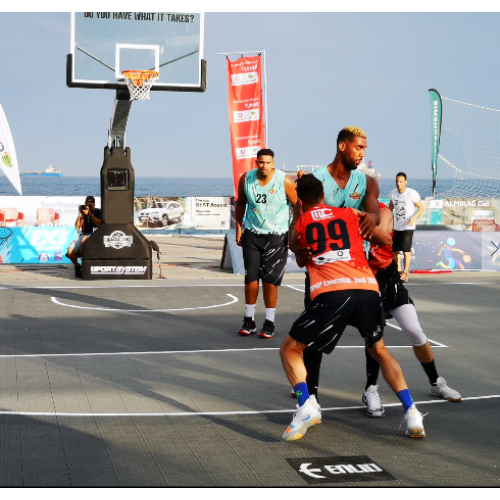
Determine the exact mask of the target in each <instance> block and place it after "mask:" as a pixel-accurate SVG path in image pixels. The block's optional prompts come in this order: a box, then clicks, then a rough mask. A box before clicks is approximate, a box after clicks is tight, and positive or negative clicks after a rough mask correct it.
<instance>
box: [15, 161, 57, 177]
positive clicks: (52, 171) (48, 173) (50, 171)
mask: <svg viewBox="0 0 500 500" xmlns="http://www.w3.org/2000/svg"><path fill="white" fill-rule="evenodd" d="M19 175H20V176H21V177H39V176H43V177H62V175H63V173H62V170H61V169H60V168H55V167H53V166H52V163H51V164H50V165H49V166H48V167H47V168H46V169H45V171H44V172H21V173H20V174H19Z"/></svg>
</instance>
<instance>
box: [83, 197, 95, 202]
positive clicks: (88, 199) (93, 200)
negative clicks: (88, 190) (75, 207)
mask: <svg viewBox="0 0 500 500" xmlns="http://www.w3.org/2000/svg"><path fill="white" fill-rule="evenodd" d="M87 201H90V203H95V198H94V197H93V196H87V198H85V203H87Z"/></svg>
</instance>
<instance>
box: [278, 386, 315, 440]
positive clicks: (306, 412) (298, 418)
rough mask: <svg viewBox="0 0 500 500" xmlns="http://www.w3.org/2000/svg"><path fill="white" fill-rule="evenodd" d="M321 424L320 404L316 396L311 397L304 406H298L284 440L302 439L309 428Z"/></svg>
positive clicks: (284, 434)
mask: <svg viewBox="0 0 500 500" xmlns="http://www.w3.org/2000/svg"><path fill="white" fill-rule="evenodd" d="M320 423H321V411H320V409H319V404H318V403H317V402H316V398H315V397H314V396H310V397H309V399H307V401H306V402H305V403H304V404H303V405H302V406H299V405H297V411H296V413H295V415H294V416H293V419H292V423H291V424H290V425H289V426H288V427H287V429H286V431H285V432H284V433H283V439H284V440H285V441H295V440H296V439H300V438H301V437H302V436H304V434H305V433H306V432H307V429H309V427H312V426H313V425H316V424H320Z"/></svg>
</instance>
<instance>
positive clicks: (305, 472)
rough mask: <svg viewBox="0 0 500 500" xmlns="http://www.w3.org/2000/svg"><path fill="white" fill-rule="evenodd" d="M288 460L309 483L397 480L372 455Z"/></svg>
mask: <svg viewBox="0 0 500 500" xmlns="http://www.w3.org/2000/svg"><path fill="white" fill-rule="evenodd" d="M286 460H287V462H288V463H289V464H290V465H291V466H292V468H293V469H294V470H295V471H297V473H298V474H299V475H300V476H301V477H302V479H304V480H305V481H306V482H307V483H308V484H322V483H357V482H367V481H395V480H396V478H395V477H394V476H392V475H391V474H389V472H387V471H386V470H385V469H384V468H383V467H381V466H380V465H378V464H376V463H375V462H374V461H373V460H372V459H371V458H370V457H367V456H366V455H360V456H355V457H329V458H287V459H286Z"/></svg>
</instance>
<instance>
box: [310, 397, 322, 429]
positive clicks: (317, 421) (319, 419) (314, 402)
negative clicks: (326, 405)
mask: <svg viewBox="0 0 500 500" xmlns="http://www.w3.org/2000/svg"><path fill="white" fill-rule="evenodd" d="M309 401H310V402H311V404H312V405H313V406H314V408H316V410H317V411H318V415H317V416H316V418H314V420H313V423H312V425H311V426H310V427H312V426H313V425H317V424H321V422H322V417H321V406H320V405H319V403H318V400H317V399H316V396H315V395H314V394H311V395H310V396H309Z"/></svg>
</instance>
